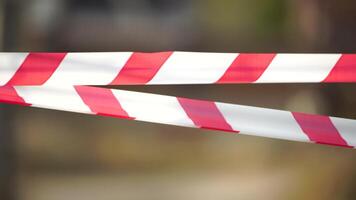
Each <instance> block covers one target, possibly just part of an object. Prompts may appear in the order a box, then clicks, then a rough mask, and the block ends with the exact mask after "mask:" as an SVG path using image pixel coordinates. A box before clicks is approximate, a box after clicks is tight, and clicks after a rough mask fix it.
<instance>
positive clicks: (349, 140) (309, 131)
mask: <svg viewBox="0 0 356 200" xmlns="http://www.w3.org/2000/svg"><path fill="white" fill-rule="evenodd" d="M287 82H356V54H246V53H243V54H238V53H197V52H159V53H136V52H96V53H0V101H1V102H5V103H15V104H20V105H25V106H32V107H41V108H49V109H55V110H63V111H71V112H79V113H86V114H93V115H103V116H111V117H119V118H125V119H132V120H139V121H146V122H154V123H161V124H170V125H177V126H186V127H196V128H204V129H214V130H223V131H228V132H233V133H239V132H241V133H243V134H250V135H256V136H263V137H271V138H280V139H287V140H293V141H304V142H313V143H319V144H329V145H337V146H343V147H355V146H356V121H355V120H350V119H342V118H336V117H328V116H319V115H310V114H303V113H296V112H288V111H280V110H272V109H265V108H257V107H250V106H242V105H233V104H225V103H219V102H211V101H202V100H193V99H187V98H181V97H172V96H163V95H154V94H146V93H139V92H130V91H124V90H112V89H105V88H97V87H91V86H85V85H129V84H132V85H154V84H223V83H287Z"/></svg>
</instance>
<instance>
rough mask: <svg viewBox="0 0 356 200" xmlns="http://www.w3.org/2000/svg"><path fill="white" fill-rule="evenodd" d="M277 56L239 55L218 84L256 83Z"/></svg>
mask: <svg viewBox="0 0 356 200" xmlns="http://www.w3.org/2000/svg"><path fill="white" fill-rule="evenodd" d="M275 55H276V54H239V55H238V56H237V58H236V59H235V60H234V61H233V62H232V64H231V65H230V67H229V68H228V69H227V70H226V72H225V73H224V75H223V76H222V77H221V78H220V79H219V80H218V81H217V83H252V82H255V81H256V80H257V79H258V78H259V77H260V76H261V75H262V73H263V72H264V71H265V70H266V68H267V67H268V65H269V64H270V63H271V62H272V60H273V58H274V57H275Z"/></svg>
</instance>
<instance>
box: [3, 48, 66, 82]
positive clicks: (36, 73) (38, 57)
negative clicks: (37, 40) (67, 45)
mask: <svg viewBox="0 0 356 200" xmlns="http://www.w3.org/2000/svg"><path fill="white" fill-rule="evenodd" d="M65 55H66V53H30V54H29V55H28V56H27V57H26V59H25V61H24V62H23V63H22V64H21V66H20V68H19V69H18V70H17V72H16V73H15V75H14V76H13V77H12V78H11V80H10V81H9V82H8V83H7V85H42V84H44V83H45V82H46V81H47V80H48V79H49V78H50V77H51V75H52V74H53V73H54V71H55V70H56V69H57V67H58V66H59V64H60V63H61V62H62V60H63V59H64V57H65Z"/></svg>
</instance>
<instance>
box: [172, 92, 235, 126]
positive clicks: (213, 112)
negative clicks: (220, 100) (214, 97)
mask: <svg viewBox="0 0 356 200" xmlns="http://www.w3.org/2000/svg"><path fill="white" fill-rule="evenodd" d="M177 99H178V101H179V103H180V105H181V106H182V107H183V109H184V111H185V113H186V114H187V115H188V117H189V118H190V119H191V120H192V121H193V122H194V124H195V125H196V126H198V127H201V128H207V129H214V130H223V131H230V132H238V131H235V130H233V129H232V127H231V126H230V124H228V123H227V121H226V120H225V118H224V116H223V115H222V114H221V112H220V111H219V109H218V108H217V106H216V105H215V103H214V102H209V101H201V100H193V99H186V98H180V97H177Z"/></svg>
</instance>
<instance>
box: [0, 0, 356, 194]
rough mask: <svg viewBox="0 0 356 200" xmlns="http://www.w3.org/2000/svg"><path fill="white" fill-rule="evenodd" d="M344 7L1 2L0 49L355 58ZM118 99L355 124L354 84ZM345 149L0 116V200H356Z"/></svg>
mask: <svg viewBox="0 0 356 200" xmlns="http://www.w3.org/2000/svg"><path fill="white" fill-rule="evenodd" d="M355 19H356V1H352V0H349V1H348V0H338V1H335V0H249V1H245V0H191V1H190V0H179V1H178V0H0V38H1V39H0V50H1V51H165V50H184V51H213V52H303V53H308V52H344V53H347V52H349V53H351V52H353V53H356V51H355V50H356V37H355V36H356V20H355ZM118 88H121V89H130V90H135V91H146V92H153V93H159V94H167V95H175V96H184V97H190V98H198V99H211V100H216V101H223V102H230V103H238V104H246V105H252V106H261V107H269V108H276V109H286V110H292V111H299V112H308V113H317V114H326V115H332V116H339V117H346V118H354V119H356V106H355V105H356V93H355V91H356V85H355V84H265V85H243V84H241V85H224V86H222V85H219V86H204V85H194V86H147V87H146V86H145V87H138V86H135V87H133V86H125V87H118ZM354 166H356V151H355V150H351V149H344V148H339V147H332V146H324V145H316V144H307V143H299V142H290V141H282V140H276V139H268V138H260V137H253V136H244V135H236V134H229V133H224V132H219V131H207V130H198V129H189V128H181V127H174V126H166V125H159V124H150V123H144V122H135V121H128V120H120V119H112V118H105V117H99V116H86V115H81V114H75V113H66V112H60V111H52V110H44V109H37V108H26V107H20V106H15V105H4V104H1V105H0V199H2V200H59V199H85V200H92V199H102V200H114V199H115V200H116V199H128V200H139V199H149V200H150V199H151V200H157V199H172V200H180V199H204V200H209V199H237V198H240V199H248V200H249V199H262V198H263V199H266V200H268V199H291V200H293V199H324V200H328V199H356V170H355V169H356V168H355V167H354Z"/></svg>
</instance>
